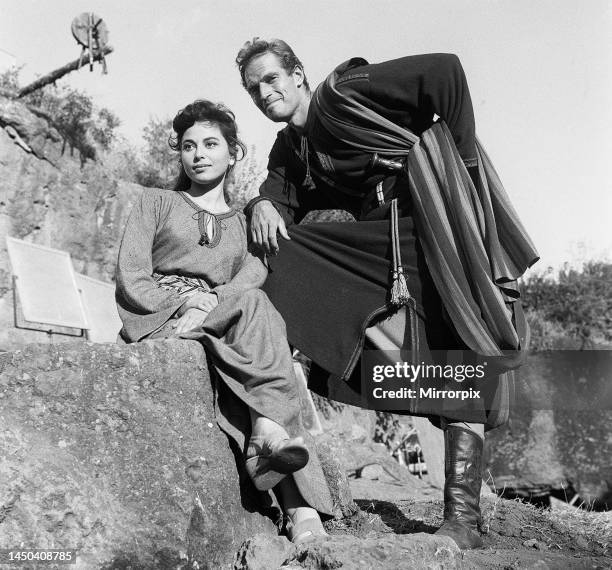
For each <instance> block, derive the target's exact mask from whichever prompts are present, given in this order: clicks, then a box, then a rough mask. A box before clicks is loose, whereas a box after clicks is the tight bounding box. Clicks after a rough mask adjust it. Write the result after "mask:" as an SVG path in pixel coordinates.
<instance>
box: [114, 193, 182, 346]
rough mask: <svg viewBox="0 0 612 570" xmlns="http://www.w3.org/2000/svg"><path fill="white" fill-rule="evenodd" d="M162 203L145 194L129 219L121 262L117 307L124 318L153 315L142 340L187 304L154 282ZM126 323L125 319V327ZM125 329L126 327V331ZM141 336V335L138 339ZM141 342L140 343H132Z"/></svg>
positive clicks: (118, 267) (118, 264) (118, 266)
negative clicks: (155, 255)
mask: <svg viewBox="0 0 612 570" xmlns="http://www.w3.org/2000/svg"><path fill="white" fill-rule="evenodd" d="M159 212H160V208H159V203H158V202H157V201H156V197H155V196H150V195H149V194H148V192H147V191H146V190H145V191H144V192H143V193H142V195H141V197H140V200H139V202H138V203H137V204H136V205H135V206H134V208H133V209H132V212H131V214H130V216H129V219H128V222H127V225H126V228H125V232H124V234H123V239H122V241H121V246H120V249H119V259H118V262H117V271H116V281H117V303H118V305H119V311H120V314H121V313H123V314H127V313H129V314H131V315H134V314H136V315H143V316H144V315H150V316H151V318H149V319H145V320H144V321H142V322H141V323H140V324H141V325H142V326H143V331H139V332H142V333H143V334H142V336H144V335H146V334H148V333H150V332H151V330H148V329H150V328H151V327H152V328H153V329H154V328H156V326H159V324H158V323H159V322H161V323H163V322H165V321H167V320H168V319H169V318H170V317H171V316H172V315H173V314H174V313H175V312H176V310H177V309H178V308H179V307H180V306H181V305H182V304H183V303H184V302H185V298H184V297H183V298H182V297H181V296H180V295H179V294H178V293H176V292H175V291H171V290H167V289H163V288H161V287H160V286H159V285H158V284H157V282H156V281H155V279H154V278H153V261H152V250H153V242H154V239H155V234H156V230H157V226H158V223H159ZM125 323H126V321H125V319H124V325H125ZM124 328H125V327H124ZM138 336H140V334H139V335H138ZM132 340H139V339H137V338H136V339H132Z"/></svg>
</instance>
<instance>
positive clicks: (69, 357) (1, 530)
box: [0, 340, 354, 568]
mask: <svg viewBox="0 0 612 570" xmlns="http://www.w3.org/2000/svg"><path fill="white" fill-rule="evenodd" d="M0 370H1V374H0V418H1V419H0V440H1V441H0V548H7V547H10V546H15V545H19V544H23V545H24V547H30V548H48V547H51V546H52V545H53V546H54V547H55V548H73V549H77V550H78V560H79V567H80V568H101V567H109V568H110V567H123V566H121V564H123V565H124V566H125V565H126V564H129V565H131V567H132V568H154V567H160V568H169V567H175V566H177V565H179V564H182V563H185V562H186V560H187V557H189V559H190V562H192V561H197V562H198V563H199V565H200V566H199V567H200V568H224V567H228V565H230V563H231V560H232V558H233V556H234V554H235V552H236V551H237V550H238V548H239V546H240V544H241V543H242V542H243V541H244V540H245V539H247V538H248V537H250V536H252V535H255V534H257V533H263V534H265V535H267V536H269V537H270V538H273V537H274V536H276V534H277V531H276V527H275V525H274V524H273V522H272V518H273V517H274V515H275V512H274V510H273V509H271V505H270V504H268V503H269V500H268V499H267V497H268V496H267V495H261V494H259V493H257V492H256V491H255V490H254V488H253V487H252V485H251V483H250V481H249V479H248V477H246V475H245V474H244V473H242V472H239V470H238V469H237V462H236V457H235V450H233V449H231V448H230V445H229V444H228V440H227V438H226V437H225V435H224V434H223V433H222V432H221V431H220V430H219V429H218V427H217V425H216V423H215V420H214V411H213V394H212V387H211V385H210V381H209V378H208V368H207V363H206V359H205V356H204V351H203V349H202V347H201V345H200V344H199V343H197V342H195V341H178V340H175V341H170V340H169V341H147V342H144V343H140V344H136V345H129V346H118V345H93V344H89V343H82V342H76V343H70V344H66V343H63V344H59V345H28V346H26V347H25V348H23V349H22V350H20V351H16V352H12V353H6V354H3V355H0ZM322 463H323V464H324V466H326V474H327V475H328V476H329V477H331V479H330V488H331V489H332V491H333V494H334V499H335V502H336V505H337V508H338V516H341V514H342V512H345V513H350V512H352V511H354V505H353V503H352V500H351V498H350V491H348V489H346V488H345V487H344V485H345V484H346V479H345V477H344V474H343V473H342V471H341V470H340V469H339V467H338V466H337V464H336V463H335V462H334V460H333V458H332V457H329V456H327V455H325V454H324V453H323V455H322ZM239 464H240V465H241V463H240V462H239ZM282 540H284V541H286V539H282ZM113 565H114V566H113Z"/></svg>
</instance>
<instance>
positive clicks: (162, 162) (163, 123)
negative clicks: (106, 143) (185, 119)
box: [136, 117, 178, 188]
mask: <svg viewBox="0 0 612 570" xmlns="http://www.w3.org/2000/svg"><path fill="white" fill-rule="evenodd" d="M172 132H173V131H172V119H170V118H167V119H157V118H153V117H152V118H150V119H149V122H148V123H147V124H146V125H145V127H144V129H143V131H142V138H143V140H144V143H145V145H144V150H143V153H142V159H141V161H140V164H139V165H138V169H137V174H136V181H137V182H138V183H139V184H140V185H142V186H147V187H153V188H170V187H172V184H173V182H174V179H175V178H176V176H177V174H178V166H177V161H178V154H177V153H176V151H174V150H172V149H171V148H170V147H169V146H168V139H169V137H170V136H171V135H172Z"/></svg>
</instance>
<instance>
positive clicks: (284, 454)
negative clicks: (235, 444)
mask: <svg viewBox="0 0 612 570" xmlns="http://www.w3.org/2000/svg"><path fill="white" fill-rule="evenodd" d="M308 459H309V455H308V449H307V448H306V446H305V445H304V440H303V439H302V438H301V437H295V438H293V439H288V438H286V439H271V438H265V437H252V438H251V440H250V441H249V447H248V450H247V460H246V470H247V473H248V474H249V477H250V478H251V480H252V481H253V483H254V485H255V488H256V489H258V490H259V491H267V490H268V489H272V487H275V486H276V485H278V483H280V482H281V481H282V480H283V479H284V478H285V477H286V476H287V475H289V474H290V473H294V472H295V471H299V470H300V469H302V468H303V467H305V466H306V464H307V463H308Z"/></svg>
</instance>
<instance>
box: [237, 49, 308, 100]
mask: <svg viewBox="0 0 612 570" xmlns="http://www.w3.org/2000/svg"><path fill="white" fill-rule="evenodd" d="M264 53H273V54H274V55H275V56H276V57H278V59H279V61H280V63H281V67H282V68H283V69H284V70H285V71H286V72H287V73H293V70H294V69H295V68H296V67H299V68H300V69H301V70H302V71H304V66H303V65H302V62H301V61H300V60H299V59H298V57H297V56H296V55H295V53H293V50H292V49H291V47H290V46H289V44H287V43H286V42H284V41H283V40H279V39H276V38H272V39H270V40H263V39H261V38H257V37H256V38H253V40H252V41H250V42H245V44H244V45H243V46H242V48H241V49H240V51H239V52H238V55H237V56H236V64H237V65H238V71H240V77H241V79H242V86H243V87H244V88H245V89H246V81H245V78H244V73H245V70H246V68H247V66H248V65H249V63H250V62H251V60H252V59H253V58H254V57H257V56H258V55H262V54H264ZM304 86H305V87H306V89H307V90H308V91H310V86H309V85H308V80H307V79H306V74H305V73H304Z"/></svg>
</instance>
